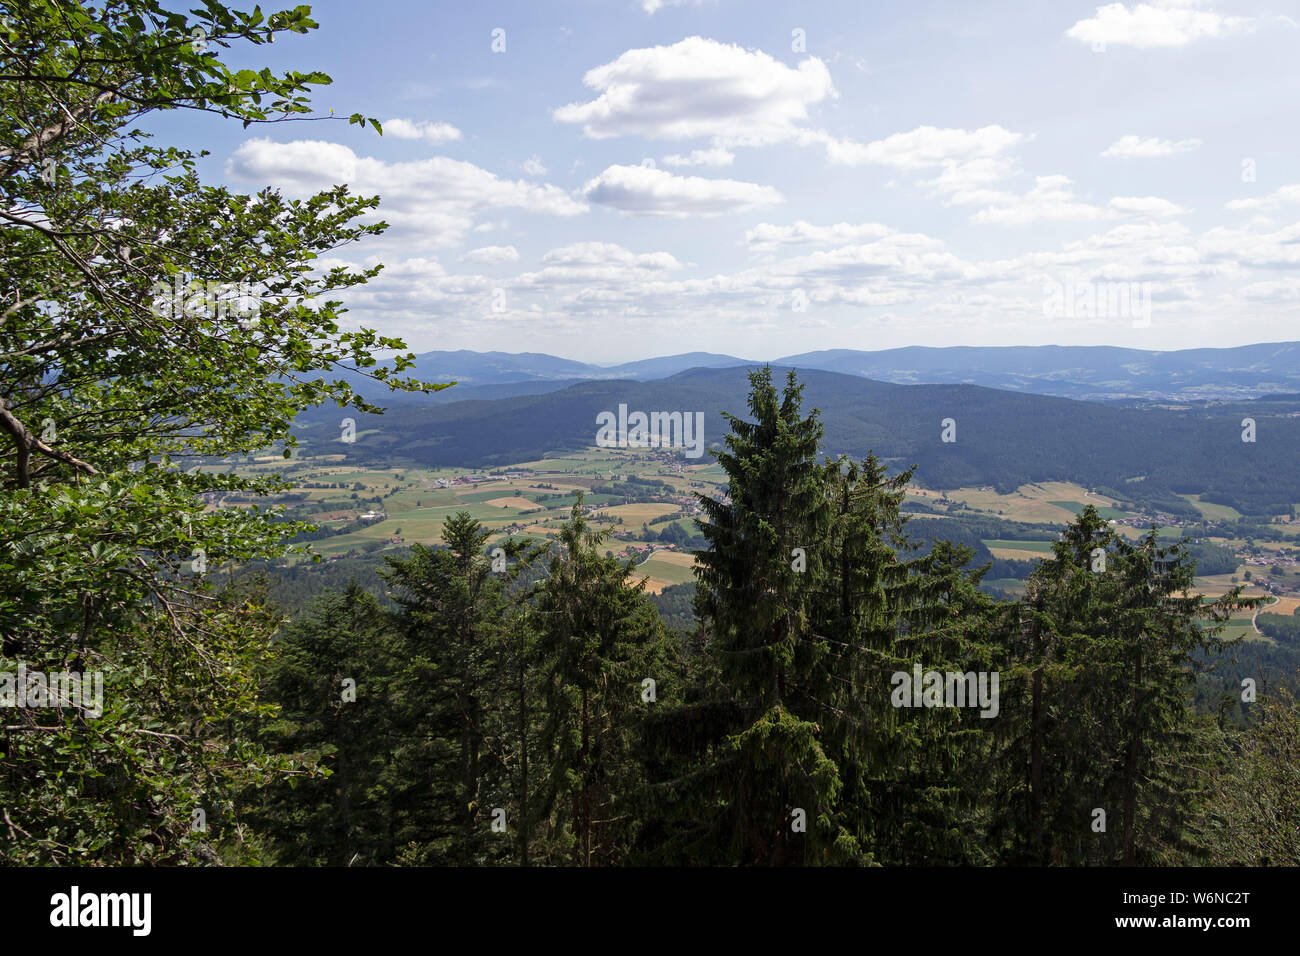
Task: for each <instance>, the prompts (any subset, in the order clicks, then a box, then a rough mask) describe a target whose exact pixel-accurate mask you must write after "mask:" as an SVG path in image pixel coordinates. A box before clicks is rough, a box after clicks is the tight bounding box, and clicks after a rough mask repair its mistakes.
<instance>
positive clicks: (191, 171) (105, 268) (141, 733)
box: [0, 0, 416, 863]
mask: <svg viewBox="0 0 1300 956" xmlns="http://www.w3.org/2000/svg"><path fill="white" fill-rule="evenodd" d="M0 16H2V17H3V19H0V255H2V256H3V261H4V266H5V267H4V276H3V279H0V637H2V639H3V645H2V649H0V655H2V659H0V670H5V671H14V670H15V669H16V667H17V666H18V665H19V664H23V665H25V666H26V667H27V668H29V669H39V670H43V671H61V670H73V671H98V672H102V673H103V675H104V680H105V682H106V688H105V696H106V708H105V712H104V714H103V715H102V716H101V717H98V718H95V719H91V718H88V717H87V716H86V714H85V712H84V711H75V710H71V709H68V708H63V709H46V710H31V709H29V710H22V711H13V712H11V711H6V712H5V714H6V716H5V725H4V730H3V731H2V733H3V737H0V787H2V788H3V790H2V791H0V793H2V798H0V803H2V804H3V808H4V810H5V813H6V814H7V818H6V819H5V820H4V821H3V827H2V828H0V832H3V834H4V837H5V841H4V843H3V848H2V849H0V855H2V856H3V857H4V858H5V859H8V860H15V861H36V860H40V861H45V862H60V863H76V862H99V863H166V862H171V863H178V862H193V861H199V860H212V859H214V853H215V851H214V847H215V846H216V845H217V844H218V843H219V842H220V841H221V840H222V839H226V838H229V839H234V838H236V837H237V835H238V834H237V831H236V830H234V829H233V828H231V827H230V826H229V824H230V823H232V822H233V820H232V818H231V817H230V813H229V811H230V807H231V800H232V797H231V794H232V792H233V789H232V788H235V789H237V788H238V787H239V786H242V785H243V784H244V783H246V782H248V781H250V780H254V779H260V778H262V777H264V776H265V775H267V774H276V773H281V772H284V770H285V769H286V768H287V767H288V764H287V762H286V761H285V760H284V759H282V758H278V757H275V756H273V755H270V754H266V753H264V752H262V751H261V749H260V748H259V747H257V746H256V745H255V744H254V743H253V742H252V740H251V735H250V732H249V727H250V722H252V721H254V720H255V719H257V718H258V717H259V716H262V715H263V708H262V706H261V705H260V704H259V702H258V699H257V694H256V684H257V680H256V670H257V666H258V664H259V663H260V662H261V659H262V658H263V657H264V656H265V655H266V654H267V653H268V648H269V641H268V637H269V635H270V633H271V630H272V629H273V628H274V626H275V624H276V623H277V622H276V621H275V620H273V619H272V618H271V617H270V616H269V615H268V614H267V613H266V612H265V611H264V610H263V609H262V608H260V607H258V606H255V605H253V604H249V603H243V604H240V603H237V602H233V601H231V600H225V599H222V598H221V597H219V596H217V595H216V594H214V593H213V591H212V589H211V588H210V587H209V586H208V585H207V583H206V581H205V578H204V575H205V573H206V572H208V571H211V570H214V569H216V568H219V567H221V566H223V565H224V566H228V565H229V563H231V562H245V561H249V560H255V559H263V558H271V557H275V556H276V555H278V554H281V553H282V552H283V550H284V544H283V542H284V540H285V538H287V537H289V536H292V535H293V534H295V533H297V532H299V531H301V530H304V529H303V527H302V526H301V525H297V524H294V523H284V522H274V521H271V520H270V516H269V515H268V514H267V513H266V512H265V511H264V510H259V509H256V508H252V509H244V508H224V509H214V508H212V507H211V506H209V505H207V504H206V503H205V501H204V500H203V498H201V497H200V495H201V494H202V493H204V492H207V493H220V492H222V491H229V490H232V489H239V490H257V489H259V488H261V489H266V488H270V487H275V486H277V483H276V481H275V480H274V479H268V480H265V481H261V482H255V481H250V480H246V479H241V478H237V477H234V476H232V475H225V474H222V475H215V474H211V473H197V474H191V473H190V472H189V471H188V470H187V469H189V468H190V467H191V466H192V465H193V463H195V462H196V461H198V460H199V459H200V457H205V456H206V457H211V456H228V455H236V456H238V455H242V454H244V453H246V452H249V451H252V450H255V449H260V448H263V447H265V446H267V445H269V444H271V443H274V442H285V443H286V444H287V445H292V439H291V438H290V437H289V425H290V423H291V421H292V420H293V417H294V415H295V414H296V413H297V412H298V411H299V410H300V409H302V408H305V407H308V406H311V405H315V404H319V403H321V402H323V401H326V400H332V401H336V402H338V403H340V404H344V405H346V404H352V405H354V406H356V407H357V408H364V409H368V410H374V409H375V406H374V405H373V404H372V403H371V402H368V401H365V400H363V399H362V397H361V396H359V395H357V394H355V393H354V392H353V390H352V389H351V388H350V387H349V386H348V385H347V384H346V383H344V382H343V381H341V380H339V381H331V380H330V377H329V373H330V370H332V369H334V368H336V367H338V366H340V365H348V366H352V367H356V368H359V369H362V370H365V369H368V368H372V367H374V366H375V359H374V358H373V357H372V355H371V353H372V352H373V351H375V350H377V349H399V350H400V349H402V348H403V346H402V343H401V342H400V341H398V340H395V339H391V338H388V337H384V336H380V335H378V334H376V333H375V332H373V331H369V330H365V329H358V330H352V331H341V326H340V318H341V315H342V313H343V311H344V310H343V308H342V305H341V302H340V301H338V300H337V299H336V298H335V296H336V294H337V293H338V292H340V291H342V290H345V289H347V288H349V287H351V286H355V285H357V284H360V283H364V282H365V281H366V280H367V279H369V278H371V277H372V276H373V275H374V274H375V273H376V272H377V271H378V270H377V269H365V270H352V269H347V268H330V269H321V268H318V267H317V264H316V262H315V260H317V258H318V257H320V256H322V255H324V254H327V253H329V252H331V251H333V250H336V249H338V248H340V247H342V246H346V245H348V244H351V243H353V242H356V241H359V240H361V239H363V238H365V237H366V236H368V235H372V234H375V233H378V232H380V231H382V230H383V229H384V228H385V226H384V224H383V223H382V222H371V223H367V224H361V223H358V222H357V220H358V218H359V217H362V216H363V215H366V214H369V213H370V212H371V211H372V210H373V208H374V206H375V205H376V200H373V199H371V200H366V199H358V198H356V197H353V196H351V195H349V193H348V191H347V189H346V188H344V187H337V188H334V189H330V190H327V191H325V192H323V193H321V194H319V195H316V196H313V197H310V198H307V199H303V200H287V199H285V198H284V197H282V196H281V195H279V194H278V193H277V192H275V191H273V190H271V189H265V190H262V191H261V192H259V193H257V194H256V195H241V194H238V193H235V192H232V191H230V190H228V189H224V188H216V187H211V186H204V185H203V184H202V183H201V182H200V181H199V178H198V175H197V173H196V171H195V159H196V157H197V156H199V155H201V154H200V153H198V152H196V151H194V150H191V149H186V148H181V147H178V146H160V145H155V144H154V143H153V142H152V141H151V139H150V137H149V135H148V134H147V133H146V132H144V131H143V130H142V129H141V127H140V126H138V125H137V124H139V123H141V122H142V121H144V120H146V119H147V118H149V117H150V116H151V114H154V113H157V112H161V111H168V110H177V109H184V110H190V111H199V112H207V113H211V114H214V116H215V117H220V118H224V119H227V120H234V121H240V122H242V123H243V124H244V125H245V126H247V125H250V124H260V123H270V122H282V121H285V120H290V119H295V118H300V117H301V118H306V116H307V114H308V113H309V110H310V106H309V104H308V93H309V91H310V90H311V88H313V87H315V86H319V85H322V84H325V83H328V82H329V77H328V76H326V75H325V74H323V73H319V72H309V73H299V72H289V73H285V74H283V75H278V76H277V75H274V74H272V73H271V72H270V71H269V70H262V71H253V70H239V71H237V72H232V71H231V70H230V69H229V68H228V67H227V66H226V65H225V64H224V63H223V55H224V53H225V51H226V50H227V49H230V48H231V47H233V46H234V45H236V44H243V45H252V46H258V45H261V44H264V43H268V42H270V41H271V40H272V39H273V37H274V36H275V35H277V34H284V33H307V32H308V31H310V30H311V29H312V28H314V26H315V23H314V22H313V21H312V20H311V19H310V17H309V11H308V8H307V7H296V8H294V9H293V10H287V11H281V12H276V13H271V14H264V13H263V12H262V11H261V10H260V9H254V10H253V11H252V12H241V11H237V10H232V9H229V8H227V7H226V6H224V5H223V4H220V3H216V2H211V0H205V2H204V3H202V4H201V5H200V7H199V9H198V10H196V11H191V12H178V11H176V10H172V9H169V8H168V6H167V5H165V4H163V3H161V2H157V0H115V2H112V3H107V4H101V5H94V4H81V3H77V2H72V0H46V2H39V0H14V2H9V3H6V4H5V5H4V8H3V11H2V12H0ZM352 120H353V121H354V122H360V121H362V120H363V118H362V117H360V116H355V115H354V116H353V117H352ZM375 125H376V127H377V125H378V124H375ZM240 283H242V284H243V289H244V292H245V295H244V300H245V301H244V302H243V305H244V306H248V305H249V304H250V300H251V304H252V305H253V307H254V308H253V311H247V310H246V311H244V312H243V313H240V312H237V311H232V309H231V308H230V306H233V305H236V303H234V302H232V301H231V300H232V298H233V294H232V291H231V289H232V288H233V287H238V286H239V284H240ZM164 288H169V289H170V290H171V291H170V293H169V294H164V293H163V292H162V290H163V289H164ZM200 290H201V291H200ZM214 300H217V301H214ZM218 303H219V304H218ZM407 363H408V360H407V358H399V359H397V360H396V362H395V363H394V369H395V370H398V371H400V370H401V369H402V368H404V367H406V366H407ZM374 374H375V377H376V379H380V380H387V384H388V385H393V386H397V387H404V388H411V387H416V383H412V382H409V381H405V380H399V379H397V378H394V377H392V376H391V375H390V374H389V372H388V371H387V370H377V371H376V372H375V373H374ZM288 453H289V450H288V448H286V450H285V454H286V455H287V454H288ZM195 810H202V811H203V814H201V815H199V816H196V815H195V814H194V813H193V811H195ZM203 817H206V829H203V828H202V827H201V826H199V825H198V824H202V822H203V820H202V818H203Z"/></svg>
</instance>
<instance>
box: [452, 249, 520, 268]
mask: <svg viewBox="0 0 1300 956" xmlns="http://www.w3.org/2000/svg"><path fill="white" fill-rule="evenodd" d="M463 258H464V259H465V261H466V262H482V263H485V264H487V265H498V264H500V263H503V262H518V261H519V250H518V249H516V248H515V247H514V246H483V247H482V248H480V249H471V250H470V251H469V252H467V253H465V255H464V257H463Z"/></svg>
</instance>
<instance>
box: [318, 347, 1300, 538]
mask: <svg viewBox="0 0 1300 956" xmlns="http://www.w3.org/2000/svg"><path fill="white" fill-rule="evenodd" d="M799 374H800V378H801V380H802V381H804V382H805V383H806V392H805V400H806V402H807V403H808V404H809V405H810V406H815V407H817V408H819V409H820V410H821V413H822V417H823V421H824V423H825V426H826V438H825V451H826V452H827V453H829V454H841V453H843V454H848V455H851V456H853V457H861V456H863V455H865V454H866V453H867V452H868V451H874V452H875V453H876V454H877V455H879V456H881V457H883V458H886V459H888V460H891V461H892V462H893V463H895V464H896V465H898V466H902V467H905V466H908V465H911V464H913V463H915V464H917V465H918V466H919V467H918V472H917V479H918V481H920V482H921V483H923V484H925V485H928V486H930V487H935V488H955V487H961V486H969V485H983V484H987V485H993V486H995V487H997V488H998V489H999V490H1004V491H1009V490H1012V489H1014V488H1016V487H1018V486H1019V485H1022V484H1024V483H1026V482H1033V481H1053V480H1068V481H1077V482H1080V483H1083V484H1086V485H1089V486H1093V487H1111V488H1120V489H1124V490H1125V493H1126V494H1129V495H1132V496H1133V497H1135V498H1141V499H1144V500H1147V501H1153V500H1154V501H1159V500H1160V499H1162V498H1169V497H1170V496H1171V495H1172V494H1173V493H1179V494H1199V495H1207V496H1209V499H1210V500H1215V501H1219V502H1221V503H1224V504H1230V505H1232V506H1234V507H1237V508H1238V509H1239V510H1244V511H1249V512H1251V513H1255V514H1267V513H1274V514H1276V513H1282V512H1289V511H1290V509H1291V506H1292V505H1293V504H1294V503H1295V502H1297V501H1300V419H1297V418H1296V417H1295V416H1296V414H1297V413H1300V397H1297V396H1294V395H1289V396H1288V395H1281V396H1273V397H1270V398H1268V399H1262V400H1257V401H1252V402H1246V403H1237V404H1231V405H1229V404H1218V405H1216V404H1206V405H1199V406H1193V407H1187V408H1178V409H1171V408H1158V407H1143V408H1134V407H1124V406H1119V405H1110V404H1105V405H1104V404H1099V403H1093V402H1082V401H1075V400H1071V399H1065V398H1056V397H1051V396H1042V395H1033V394H1025V393H1016V392H1009V391H1003V390H997V389H991V388H985V387H981V386H976V385H896V384H891V383H887V382H878V381H872V380H869V379H863V378H860V377H857V376H853V375H845V374H839V373H834V372H823V371H815V370H808V369H800V370H799ZM747 388H748V379H747V374H746V369H745V368H741V367H737V368H729V369H692V370H690V371H687V372H681V373H679V374H677V375H673V376H671V377H668V378H665V379H659V380H655V381H650V382H635V381H603V382H581V383H578V384H574V385H570V386H567V387H564V388H561V389H558V390H556V391H552V392H547V393H544V394H540V395H522V396H516V397H511V398H500V399H495V400H473V401H461V402H450V403H446V404H433V403H428V402H426V403H422V404H403V405H399V406H395V407H393V408H392V409H391V410H390V411H389V413H388V414H387V415H385V416H382V417H378V418H374V417H366V416H361V417H359V418H358V422H357V429H358V441H357V442H356V443H355V444H353V445H350V446H348V445H344V444H343V443H340V442H338V441H337V431H338V429H337V420H338V416H337V414H336V413H325V412H314V413H308V414H307V415H305V416H303V417H302V419H300V422H299V432H298V434H299V435H300V440H301V441H303V442H304V444H306V445H307V446H308V447H309V448H314V449H315V450H317V451H323V450H324V449H325V447H326V446H327V445H328V446H329V447H330V450H332V451H339V450H342V451H344V452H345V453H346V454H347V455H348V457H349V459H350V460H355V461H357V462H358V463H377V462H382V461H385V460H388V459H392V458H406V459H409V460H411V461H414V462H418V463H422V464H427V465H452V464H457V465H465V466H469V467H487V466H491V465H495V464H504V463H509V462H516V461H523V460H531V459H536V458H540V457H542V456H544V455H546V454H548V453H556V452H562V451H566V450H574V449H578V448H583V447H589V446H592V445H594V444H595V437H596V416H597V415H598V414H599V413H600V412H602V411H609V410H616V409H617V408H618V407H619V405H620V404H625V405H627V406H628V408H629V409H632V410H636V409H641V410H645V411H653V410H662V411H691V412H696V411H700V412H703V413H704V422H705V426H704V436H705V442H706V444H707V443H708V442H712V441H716V440H718V438H719V436H721V435H723V434H725V433H726V432H727V431H728V428H727V425H726V422H725V420H724V418H723V415H722V413H723V412H731V413H733V414H739V415H742V416H743V415H744V414H745V413H746V407H745V405H746V394H747ZM1244 417H1253V418H1254V419H1255V420H1256V430H1257V440H1256V441H1255V442H1253V443H1247V442H1243V441H1242V440H1241V438H1242V426H1241V422H1242V419H1243V418H1244ZM947 418H951V419H953V420H954V421H955V422H956V439H957V440H956V441H955V442H943V441H941V440H940V439H941V436H940V431H941V423H942V422H943V420H944V419H947ZM1178 506H1179V505H1178V503H1176V502H1170V503H1169V508H1170V509H1174V508H1176V507H1178ZM1184 506H1185V505H1184Z"/></svg>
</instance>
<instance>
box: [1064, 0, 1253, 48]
mask: <svg viewBox="0 0 1300 956" xmlns="http://www.w3.org/2000/svg"><path fill="white" fill-rule="evenodd" d="M1252 25H1253V21H1252V20H1251V19H1250V18H1249V17H1230V16H1225V15H1224V14H1221V13H1218V12H1216V11H1214V10H1196V9H1193V4H1191V3H1189V2H1187V0H1163V2H1161V0H1156V2H1154V3H1139V4H1136V5H1134V6H1133V7H1132V8H1131V9H1130V8H1129V7H1128V6H1126V5H1125V4H1123V3H1110V4H1107V5H1106V6H1103V7H1097V10H1096V12H1095V13H1094V14H1093V16H1092V17H1090V18H1088V19H1086V20H1080V21H1078V22H1077V23H1075V24H1074V26H1072V27H1070V29H1068V30H1066V31H1065V35H1066V36H1068V37H1071V38H1073V39H1075V40H1079V41H1080V42H1082V43H1087V44H1091V45H1094V46H1100V47H1103V48H1104V47H1105V46H1132V47H1137V48H1139V49H1146V48H1148V47H1180V46H1186V45H1187V44H1189V43H1191V42H1193V41H1195V40H1200V39H1204V38H1212V37H1224V36H1229V35H1231V34H1234V33H1241V32H1242V31H1244V30H1249V29H1250V28H1251V27H1252Z"/></svg>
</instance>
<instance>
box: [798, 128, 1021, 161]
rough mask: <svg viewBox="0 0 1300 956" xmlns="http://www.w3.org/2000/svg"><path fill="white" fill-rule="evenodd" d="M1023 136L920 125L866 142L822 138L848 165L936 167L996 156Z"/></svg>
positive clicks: (998, 130)
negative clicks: (907, 130)
mask: <svg viewBox="0 0 1300 956" xmlns="http://www.w3.org/2000/svg"><path fill="white" fill-rule="evenodd" d="M1025 139H1026V137H1025V136H1024V135H1023V134H1021V133H1013V132H1011V131H1010V130H1007V129H1003V128H1002V127H1001V126H983V127H980V128H979V129H976V130H964V129H938V128H936V127H934V126H920V127H917V128H916V129H914V130H912V131H911V132H908V133H895V134H893V135H892V136H888V137H886V138H885V139H880V140H876V141H875V142H871V143H867V144H866V145H865V146H864V145H863V144H861V143H854V142H851V141H849V140H834V139H832V138H829V137H826V138H825V139H824V140H823V141H824V142H826V145H827V152H828V155H829V156H830V158H831V161H832V162H837V163H845V164H849V165H861V164H864V163H877V164H881V165H885V166H893V167H896V168H898V169H929V168H933V167H936V166H942V167H948V166H966V165H968V164H972V163H978V162H985V163H987V162H988V161H989V160H992V159H995V158H997V157H999V156H1000V155H1001V154H1003V153H1005V152H1006V151H1007V150H1009V149H1011V148H1012V147H1013V146H1016V145H1018V144H1020V143H1021V142H1023V141H1024V140H1025Z"/></svg>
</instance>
